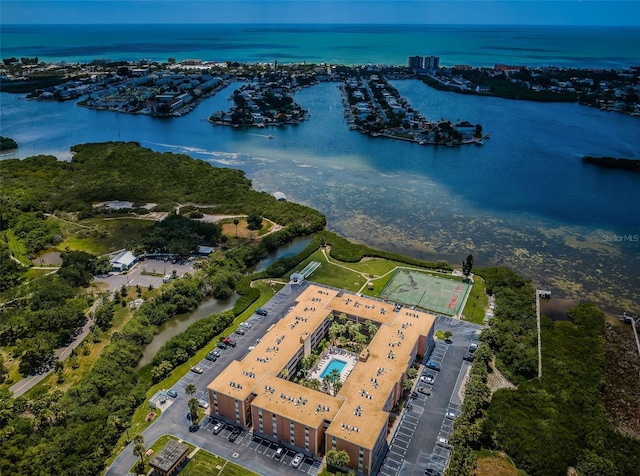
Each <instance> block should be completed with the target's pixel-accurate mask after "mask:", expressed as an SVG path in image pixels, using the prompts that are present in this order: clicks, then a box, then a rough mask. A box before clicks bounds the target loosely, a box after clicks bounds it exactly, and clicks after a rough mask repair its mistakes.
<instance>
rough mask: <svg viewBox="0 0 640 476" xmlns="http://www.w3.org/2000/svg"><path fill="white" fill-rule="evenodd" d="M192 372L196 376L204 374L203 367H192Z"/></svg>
mask: <svg viewBox="0 0 640 476" xmlns="http://www.w3.org/2000/svg"><path fill="white" fill-rule="evenodd" d="M191 371H192V372H194V373H196V374H202V373H203V372H204V370H203V369H202V367H191Z"/></svg>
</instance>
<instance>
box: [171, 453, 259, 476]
mask: <svg viewBox="0 0 640 476" xmlns="http://www.w3.org/2000/svg"><path fill="white" fill-rule="evenodd" d="M245 475H255V476H257V473H254V472H253V471H249V470H248V469H246V468H243V467H242V466H239V465H237V464H235V463H232V462H231V461H229V460H226V459H224V458H221V457H220V456H216V455H214V454H212V453H209V452H208V451H206V450H203V449H200V450H198V452H197V453H196V454H195V455H194V456H193V458H191V460H190V461H189V463H187V465H186V466H185V467H184V468H183V469H182V471H180V476H245Z"/></svg>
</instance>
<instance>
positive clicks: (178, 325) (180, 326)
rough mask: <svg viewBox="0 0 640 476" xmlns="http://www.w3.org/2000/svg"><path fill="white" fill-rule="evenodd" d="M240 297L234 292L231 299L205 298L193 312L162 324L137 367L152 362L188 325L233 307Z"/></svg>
mask: <svg viewBox="0 0 640 476" xmlns="http://www.w3.org/2000/svg"><path fill="white" fill-rule="evenodd" d="M239 297H240V296H239V295H238V294H236V293H234V294H233V295H232V296H231V297H230V298H229V299H226V300H219V299H215V298H213V297H208V298H206V299H205V300H203V301H202V302H201V303H200V305H199V306H198V307H197V308H196V309H195V310H194V311H193V312H190V313H187V314H180V315H178V316H176V317H174V318H173V319H169V320H168V321H167V322H165V323H164V324H162V325H161V326H160V329H159V332H158V333H157V334H156V335H155V336H154V337H153V340H152V341H151V342H150V343H149V344H148V345H147V346H146V347H145V349H144V351H143V354H142V359H140V362H139V363H138V367H137V369H139V368H141V367H143V366H145V365H147V364H148V363H150V362H151V360H152V359H153V356H154V355H156V352H158V350H160V347H162V346H163V345H164V344H166V343H167V342H169V341H170V340H171V339H172V338H173V337H175V336H177V335H178V334H181V333H183V332H184V331H185V330H186V329H187V327H189V326H190V325H191V324H193V323H194V322H197V321H199V320H200V319H203V318H205V317H209V316H210V315H211V314H217V313H220V312H223V311H229V310H231V309H233V306H234V305H235V303H236V301H237V300H238V298H239Z"/></svg>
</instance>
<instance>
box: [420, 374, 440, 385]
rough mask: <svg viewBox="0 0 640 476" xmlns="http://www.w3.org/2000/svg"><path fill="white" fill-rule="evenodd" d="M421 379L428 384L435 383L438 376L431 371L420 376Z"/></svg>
mask: <svg viewBox="0 0 640 476" xmlns="http://www.w3.org/2000/svg"><path fill="white" fill-rule="evenodd" d="M420 381H421V382H424V383H426V384H427V385H433V383H434V382H435V381H436V376H435V375H433V374H432V373H431V372H425V373H424V374H422V376H421V377H420Z"/></svg>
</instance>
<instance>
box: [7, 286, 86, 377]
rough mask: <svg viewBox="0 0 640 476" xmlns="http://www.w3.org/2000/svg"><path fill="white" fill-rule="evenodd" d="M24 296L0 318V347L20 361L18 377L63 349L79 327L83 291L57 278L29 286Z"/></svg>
mask: <svg viewBox="0 0 640 476" xmlns="http://www.w3.org/2000/svg"><path fill="white" fill-rule="evenodd" d="M25 292H26V294H25V296H23V297H22V298H20V299H16V300H14V301H13V302H12V303H11V305H9V306H6V307H5V309H4V310H3V312H2V313H1V314H0V345H2V346H7V347H9V348H10V349H11V350H10V352H11V353H12V354H13V355H14V357H16V358H19V359H20V367H19V368H20V373H21V374H22V375H27V374H30V373H32V372H34V371H36V370H37V369H38V368H39V367H40V365H41V364H42V363H43V362H45V361H46V360H47V359H49V358H50V357H51V356H52V355H53V352H54V351H55V349H57V348H58V347H61V346H62V345H64V344H65V343H66V342H67V341H68V340H69V338H70V337H71V334H72V333H73V332H74V330H75V329H76V328H77V327H79V326H80V325H82V324H83V322H84V320H85V315H84V311H85V309H86V308H87V298H86V296H85V295H84V291H82V290H78V289H77V288H76V287H75V286H74V285H73V283H71V282H69V281H67V280H66V279H64V278H62V277H60V276H57V275H48V276H45V277H43V278H41V279H39V280H38V281H37V283H33V284H29V286H28V287H27V289H25Z"/></svg>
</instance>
